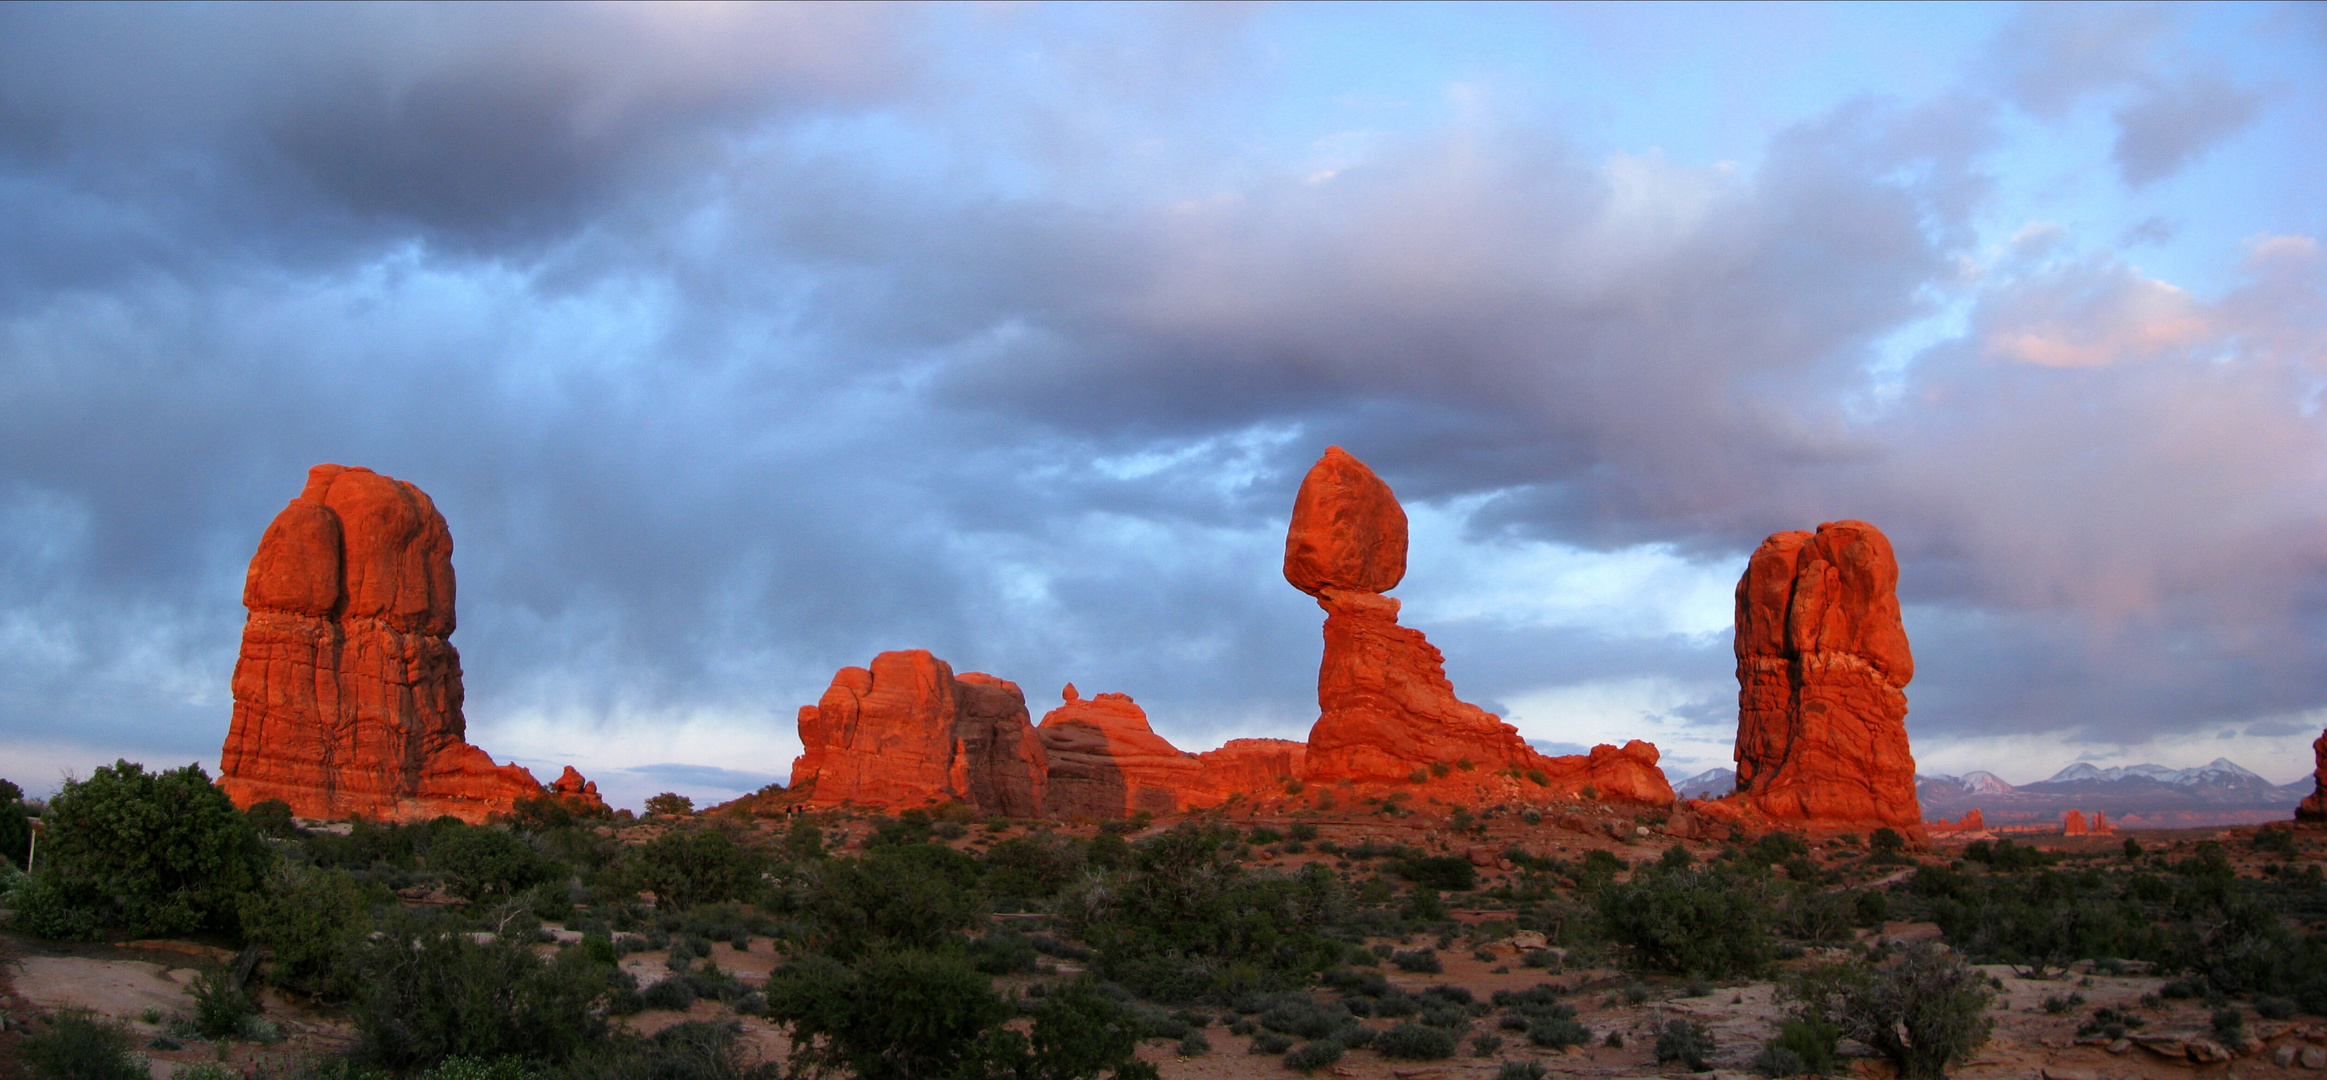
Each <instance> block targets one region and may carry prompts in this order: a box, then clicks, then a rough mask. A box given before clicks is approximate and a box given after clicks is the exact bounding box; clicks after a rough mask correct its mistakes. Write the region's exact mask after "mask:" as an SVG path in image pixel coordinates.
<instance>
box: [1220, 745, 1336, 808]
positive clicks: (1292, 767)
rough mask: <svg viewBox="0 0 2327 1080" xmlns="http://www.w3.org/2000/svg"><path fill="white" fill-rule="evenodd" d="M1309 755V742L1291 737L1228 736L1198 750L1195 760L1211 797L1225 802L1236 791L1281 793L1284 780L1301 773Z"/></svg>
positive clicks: (1257, 793)
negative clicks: (1214, 745) (1217, 745)
mask: <svg viewBox="0 0 2327 1080" xmlns="http://www.w3.org/2000/svg"><path fill="white" fill-rule="evenodd" d="M1308 756H1309V744H1307V743H1301V742H1294V741H1293V740H1291V739H1230V740H1228V741H1227V742H1226V743H1225V744H1222V746H1221V747H1220V748H1219V749H1218V750H1206V751H1204V752H1203V753H1200V754H1197V755H1196V763H1197V764H1198V765H1199V766H1201V767H1202V768H1203V774H1204V786H1205V787H1206V789H1207V790H1208V792H1209V794H1210V796H1211V798H1212V799H1214V800H1216V801H1220V802H1225V801H1227V800H1228V799H1229V798H1231V797H1233V796H1236V795H1239V794H1243V795H1246V796H1251V797H1258V796H1263V795H1277V794H1282V793H1283V791H1284V788H1285V782H1286V781H1288V780H1297V779H1299V778H1300V777H1301V774H1302V770H1303V767H1304V765H1305V763H1306V759H1307V758H1308Z"/></svg>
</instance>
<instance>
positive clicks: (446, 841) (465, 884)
mask: <svg viewBox="0 0 2327 1080" xmlns="http://www.w3.org/2000/svg"><path fill="white" fill-rule="evenodd" d="M428 865H429V867H430V868H431V869H434V870H436V871H438V872H440V873H442V874H444V876H445V878H446V884H447V885H449V886H451V888H452V891H453V892H454V893H455V894H456V895H458V896H459V897H460V898H461V899H463V900H467V901H470V902H472V903H474V902H476V901H478V900H483V899H486V898H487V897H508V896H515V895H517V894H518V893H521V892H524V891H525V890H527V889H529V888H532V887H533V886H535V885H537V884H539V883H541V882H543V881H547V880H549V879H550V878H552V877H554V876H556V874H557V867H556V865H555V864H553V863H551V862H550V861H549V860H547V859H544V858H542V857H541V856H540V855H539V854H536V853H535V852H534V850H533V848H532V847H531V846H530V845H528V844H527V843H526V842H525V841H523V840H520V839H518V838H517V837H516V836H513V835H511V834H509V833H507V832H504V831H502V830H500V829H496V828H492V827H490V826H476V825H463V826H457V827H447V828H446V829H445V830H444V831H442V832H438V833H437V834H436V835H435V837H434V838H433V839H431V840H430V841H429V844H428Z"/></svg>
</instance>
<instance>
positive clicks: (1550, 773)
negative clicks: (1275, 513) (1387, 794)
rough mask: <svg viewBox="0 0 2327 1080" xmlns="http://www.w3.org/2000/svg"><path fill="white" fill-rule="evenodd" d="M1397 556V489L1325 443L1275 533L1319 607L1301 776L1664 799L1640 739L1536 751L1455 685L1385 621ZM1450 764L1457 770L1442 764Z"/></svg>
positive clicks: (1399, 570)
mask: <svg viewBox="0 0 2327 1080" xmlns="http://www.w3.org/2000/svg"><path fill="white" fill-rule="evenodd" d="M1405 568H1406V512H1405V511H1404V510H1403V509H1402V508H1400V507H1399V505H1398V500H1397V497H1396V496H1395V495H1394V494H1392V493H1391V491H1390V487H1389V485H1388V484H1385V483H1383V482H1382V480H1381V478H1380V477H1377V476H1375V475H1374V473H1373V471H1372V470H1371V469H1368V468H1366V466H1365V464H1364V463H1362V462H1360V461H1358V460H1357V459H1356V458H1354V457H1351V456H1350V455H1349V454H1348V453H1346V452H1344V451H1343V450H1342V449H1341V448H1340V447H1331V448H1328V449H1327V450H1326V451H1325V456H1324V457H1323V458H1320V459H1319V460H1318V462H1317V464H1316V465H1315V466H1314V467H1313V468H1311V469H1310V470H1309V475H1308V476H1307V477H1306V478H1305V479H1304V480H1302V482H1301V490H1300V493H1299V495H1297V496H1296V497H1295V499H1294V502H1293V519H1292V523H1291V525H1290V527H1289V528H1288V529H1287V531H1286V535H1285V580H1286V581H1288V582H1290V583H1291V584H1292V585H1293V587H1295V588H1297V589H1300V590H1301V591H1303V592H1305V593H1308V594H1309V595H1311V596H1314V597H1316V598H1317V604H1318V606H1319V607H1321V608H1324V609H1325V655H1324V660H1323V662H1322V663H1321V664H1320V665H1319V668H1318V673H1317V706H1318V711H1319V716H1318V719H1317V723H1316V726H1315V727H1313V728H1312V729H1311V730H1310V732H1309V749H1308V753H1307V754H1306V756H1305V760H1304V763H1303V768H1304V770H1305V776H1306V778H1309V779H1315V780H1320V781H1326V782H1334V783H1340V782H1347V783H1351V784H1357V785H1390V784H1412V783H1428V782H1429V781H1430V780H1432V779H1443V778H1449V777H1451V778H1452V785H1453V786H1454V787H1460V788H1464V789H1465V790H1464V791H1460V792H1458V791H1452V790H1450V791H1449V792H1448V797H1450V798H1452V799H1454V800H1457V801H1463V802H1470V801H1476V799H1478V798H1479V797H1482V796H1484V795H1485V794H1486V793H1485V792H1483V791H1481V792H1471V791H1468V790H1467V789H1469V788H1475V787H1480V786H1481V783H1482V781H1483V780H1485V779H1486V778H1493V777H1498V776H1499V777H1502V778H1503V779H1504V780H1517V779H1520V778H1526V779H1527V780H1528V782H1530V783H1532V784H1534V785H1535V786H1534V788H1532V789H1529V788H1526V787H1524V786H1523V785H1519V786H1516V787H1515V788H1514V790H1513V791H1511V792H1508V793H1504V792H1498V793H1497V794H1498V795H1499V796H1503V797H1509V796H1514V795H1515V796H1521V797H1525V796H1529V795H1533V796H1538V797H1549V796H1572V795H1576V794H1581V793H1583V791H1584V789H1586V788H1589V789H1591V791H1592V794H1594V795H1597V796H1599V797H1602V798H1612V799H1627V800H1634V801H1641V802H1653V803H1670V802H1671V801H1672V787H1671V786H1670V784H1668V783H1667V782H1666V780H1665V778H1664V774H1663V773H1662V772H1660V771H1659V770H1658V769H1657V768H1656V760H1657V753H1656V748H1655V747H1653V746H1650V745H1649V744H1647V743H1643V742H1638V741H1635V742H1633V743H1631V744H1628V745H1627V746H1625V747H1623V748H1622V749H1619V748H1617V747H1613V746H1603V747H1600V748H1598V749H1596V750H1594V751H1593V753H1591V754H1590V755H1575V756H1570V757H1560V758H1553V757H1547V756H1545V755H1543V754H1540V753H1537V752H1536V751H1535V750H1534V749H1533V748H1532V747H1529V746H1528V745H1527V742H1526V740H1525V739H1522V738H1520V736H1519V732H1518V730H1517V729H1516V728H1513V727H1512V726H1511V725H1509V724H1506V723H1504V722H1503V721H1502V719H1501V718H1500V717H1497V716H1495V715H1494V714H1493V713H1489V712H1487V711H1486V710H1484V709H1481V708H1479V707H1478V706H1476V705H1473V704H1471V703H1469V702H1467V701H1463V700H1462V699H1460V698H1458V697H1456V696H1455V693H1454V686H1453V684H1452V683H1450V682H1449V681H1448V680H1447V678H1446V663H1445V657H1444V656H1443V655H1442V654H1440V653H1439V651H1438V650H1437V649H1436V648H1435V647H1433V646H1432V645H1431V644H1430V642H1429V641H1428V640H1427V639H1426V638H1424V637H1423V635H1422V632H1421V631H1419V630H1413V629H1410V628H1407V627H1403V626H1400V625H1398V601H1396V600H1393V599H1391V598H1389V597H1387V596H1383V595H1381V593H1382V591H1383V590H1386V589H1389V588H1391V587H1393V586H1395V585H1396V584H1397V583H1398V581H1399V580H1400V579H1401V578H1402V577H1403V576H1404V575H1405ZM1457 767H1459V769H1460V771H1461V772H1462V773H1463V774H1465V775H1463V776H1454V772H1455V769H1456V768H1457ZM1417 776H1419V777H1421V778H1422V779H1419V780H1418V779H1416V777H1417ZM1537 778H1540V779H1537ZM1486 786H1489V787H1499V786H1505V785H1501V784H1496V783H1488V784H1486Z"/></svg>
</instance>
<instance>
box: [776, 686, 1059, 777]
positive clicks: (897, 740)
mask: <svg viewBox="0 0 2327 1080" xmlns="http://www.w3.org/2000/svg"><path fill="white" fill-rule="evenodd" d="M800 744H801V746H802V747H803V752H802V754H801V755H800V757H799V758H798V759H797V760H795V761H794V762H793V763H792V782H791V783H792V792H793V795H794V797H795V798H797V799H798V800H800V801H803V802H805V803H807V804H808V805H811V806H840V805H855V806H864V807H878V808H885V809H904V808H909V807H916V806H927V805H930V804H933V803H947V802H963V803H968V804H970V805H971V806H974V807H976V808H977V809H979V810H981V811H984V812H987V813H995V814H1006V815H1010V816H1013V817H1034V816H1037V815H1039V814H1041V813H1042V812H1043V809H1044V805H1043V804H1044V788H1045V782H1044V772H1045V760H1044V756H1043V753H1042V743H1041V741H1040V740H1039V739H1037V738H1036V737H1035V736H1034V733H1033V730H1032V727H1031V725H1030V724H1029V723H1028V722H1027V713H1026V698H1025V695H1024V694H1022V693H1020V692H1019V689H1018V687H1017V685H1016V684H1014V683H1011V682H1008V681H1006V680H1003V679H997V678H995V677H993V676H991V675H986V674H982V673H980V672H974V671H973V672H966V673H964V674H962V675H961V676H959V677H956V676H955V675H954V673H953V668H952V666H951V665H949V664H947V663H946V662H945V661H943V660H940V659H938V658H937V657H935V656H932V655H930V653H929V652H928V650H925V649H909V650H903V651H898V652H885V653H882V654H880V655H879V656H876V657H874V658H873V662H872V666H871V667H869V668H860V667H849V668H842V669H840V671H839V672H838V673H837V674H835V675H834V676H833V677H832V685H831V686H830V687H829V688H827V689H826V690H825V691H824V696H823V698H821V699H820V700H819V701H818V702H817V703H816V704H814V705H809V706H804V707H802V708H801V710H800Z"/></svg>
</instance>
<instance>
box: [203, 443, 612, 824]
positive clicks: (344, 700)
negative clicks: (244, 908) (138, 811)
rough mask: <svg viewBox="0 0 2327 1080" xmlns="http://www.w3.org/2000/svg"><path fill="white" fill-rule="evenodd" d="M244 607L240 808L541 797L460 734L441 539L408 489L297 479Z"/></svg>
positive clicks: (234, 742)
mask: <svg viewBox="0 0 2327 1080" xmlns="http://www.w3.org/2000/svg"><path fill="white" fill-rule="evenodd" d="M243 605H244V606H245V607H247V608H249V609H250V617H249V619H248V621H247V622H246V623H245V624H244V626H243V634H242V652H241V655H240V657H239V658H238V659H237V660H236V661H235V665H234V718H233V722H232V724H231V726H230V728H229V730H228V732H227V736H226V745H225V747H224V748H223V749H222V750H221V751H220V761H219V772H220V778H219V785H220V786H221V787H222V788H224V789H225V791H226V793H227V795H228V796H229V797H230V798H232V799H233V800H234V801H235V803H236V805H239V806H246V807H247V806H250V805H252V804H254V803H258V802H262V801H264V800H267V799H281V800H283V801H284V802H286V803H289V804H290V806H291V811H292V812H293V813H295V814H298V815H300V816H302V817H314V818H340V817H346V816H347V815H350V814H361V815H363V816H364V817H366V818H371V819H386V820H399V821H422V820H427V819H430V818H435V817H438V816H441V815H448V814H449V815H451V816H453V817H457V818H461V819H463V820H466V821H472V822H473V821H483V820H485V819H486V818H488V817H490V816H492V815H494V814H498V813H506V812H508V811H509V810H510V808H511V807H512V806H513V805H514V803H515V802H516V800H518V799H522V798H530V797H534V796H538V795H540V794H542V793H543V789H542V787H541V785H540V784H539V783H537V782H536V781H535V780H534V778H533V775H532V774H531V773H528V772H526V771H525V770H524V769H522V768H519V767H518V766H515V765H495V764H493V760H492V758H490V757H487V756H486V755H485V752H484V751H482V750H479V749H477V748H476V747H474V746H471V745H469V744H468V742H467V741H466V740H465V738H464V736H465V734H466V731H467V726H468V725H467V721H466V720H465V719H464V718H463V717H462V716H461V665H460V654H459V653H458V652H456V651H455V650H454V649H453V647H452V644H451V642H449V641H448V640H447V638H449V637H450V635H451V634H452V632H453V625H454V620H453V572H452V534H451V532H450V531H449V530H448V529H447V528H446V527H445V522H444V516H443V515H441V514H439V513H437V510H436V506H435V504H434V503H432V502H430V501H429V498H428V496H427V495H426V494H425V493H423V492H422V491H421V490H420V489H419V488H417V487H414V486H412V485H411V484H408V483H405V482H403V481H400V480H393V479H390V478H388V477H385V476H381V475H380V474H378V473H375V472H373V471H371V470H369V469H360V468H357V469H351V468H344V467H342V466H338V465H318V466H316V467H314V468H313V469H310V470H308V473H307V487H306V489H305V490H304V491H302V492H300V494H299V497H298V498H296V499H293V500H292V501H291V503H290V505H288V506H285V507H284V508H283V511H282V513H280V514H277V515H276V516H275V520H274V522H273V523H272V524H270V525H268V526H267V531H266V534H265V536H264V537H263V538H261V539H260V541H259V550H258V553H257V555H255V556H253V557H252V559H251V564H250V572H249V575H248V576H247V577H246V579H245V581H244V585H243ZM568 771H569V772H571V770H570V769H569V770H568ZM575 780H576V781H577V783H578V784H585V785H586V783H587V782H586V781H581V780H580V777H579V775H578V774H576V775H575ZM588 794H589V797H590V798H595V792H594V791H591V792H589V793H588ZM580 795H581V791H580V788H577V792H576V798H577V799H578V798H579V797H580ZM600 805H603V804H600Z"/></svg>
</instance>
